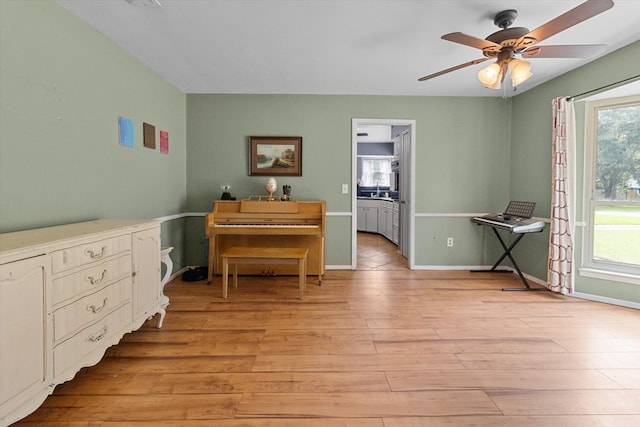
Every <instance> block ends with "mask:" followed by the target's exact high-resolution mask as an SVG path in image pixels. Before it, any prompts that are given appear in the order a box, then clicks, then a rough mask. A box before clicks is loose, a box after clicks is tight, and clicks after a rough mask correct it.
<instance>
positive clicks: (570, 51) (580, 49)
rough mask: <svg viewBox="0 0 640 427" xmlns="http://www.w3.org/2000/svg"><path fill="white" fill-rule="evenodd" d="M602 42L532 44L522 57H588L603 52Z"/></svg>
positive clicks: (604, 46)
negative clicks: (550, 44) (552, 44)
mask: <svg viewBox="0 0 640 427" xmlns="http://www.w3.org/2000/svg"><path fill="white" fill-rule="evenodd" d="M606 47H607V46H606V45H604V44H577V45H555V46H534V47H531V48H529V49H527V50H525V51H524V52H522V57H523V58H590V57H592V56H596V55H598V54H600V53H603V52H604V50H605V49H606Z"/></svg>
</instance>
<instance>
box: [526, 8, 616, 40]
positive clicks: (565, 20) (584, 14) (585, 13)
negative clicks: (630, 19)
mask: <svg viewBox="0 0 640 427" xmlns="http://www.w3.org/2000/svg"><path fill="white" fill-rule="evenodd" d="M612 7H613V1H612V0H587V1H586V2H584V3H582V4H580V5H578V6H576V7H574V8H573V9H571V10H570V11H568V12H565V13H563V14H562V15H560V16H557V17H556V18H554V19H552V20H551V21H549V22H547V23H546V24H543V25H541V26H539V27H538V28H536V29H535V30H533V31H530V32H529V34H526V35H525V36H524V37H523V38H525V37H533V38H534V39H536V40H537V41H538V43H539V42H541V41H542V40H544V39H547V38H549V37H551V36H553V35H554V34H558V33H559V32H561V31H564V30H566V29H567V28H570V27H573V26H574V25H576V24H579V23H581V22H582V21H586V20H587V19H589V18H593V17H594V16H596V15H598V14H600V13H602V12H604V11H605V10H608V9H611V8H612Z"/></svg>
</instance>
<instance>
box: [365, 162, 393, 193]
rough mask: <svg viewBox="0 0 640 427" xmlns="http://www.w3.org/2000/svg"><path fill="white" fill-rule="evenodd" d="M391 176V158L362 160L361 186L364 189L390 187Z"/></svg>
mask: <svg viewBox="0 0 640 427" xmlns="http://www.w3.org/2000/svg"><path fill="white" fill-rule="evenodd" d="M390 174H391V159H390V158H373V157H363V158H362V177H361V178H360V185H361V186H363V187H375V186H378V187H389V184H390Z"/></svg>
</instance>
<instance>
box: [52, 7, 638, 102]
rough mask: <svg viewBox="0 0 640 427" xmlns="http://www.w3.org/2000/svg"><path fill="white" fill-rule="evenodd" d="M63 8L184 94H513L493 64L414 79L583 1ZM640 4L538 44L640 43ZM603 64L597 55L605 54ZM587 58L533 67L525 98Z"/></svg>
mask: <svg viewBox="0 0 640 427" xmlns="http://www.w3.org/2000/svg"><path fill="white" fill-rule="evenodd" d="M132 1H134V3H135V2H142V3H143V4H142V5H141V4H138V5H132V4H130V3H129V2H127V1H126V0H58V3H60V4H62V5H63V6H64V7H65V8H67V9H68V10H69V11H71V12H72V13H74V14H76V15H77V16H79V17H80V18H81V19H83V20H84V21H86V22H87V23H89V24H90V25H91V26H93V27H95V28H96V29H97V30H98V31H100V32H101V33H103V34H104V35H105V36H106V37H107V38H109V39H111V40H112V41H113V42H115V43H116V44H117V45H119V46H121V47H122V48H123V49H124V50H125V51H127V52H129V53H130V54H131V55H133V56H134V57H136V58H138V59H139V60H140V62H142V63H143V64H146V65H147V66H149V67H150V68H152V69H153V70H155V71H156V72H157V73H158V74H159V75H161V76H162V77H163V78H164V79H166V80H167V81H169V82H170V83H172V84H174V85H175V86H177V87H178V88H179V89H180V90H182V91H183V92H185V93H254V94H258V93H287V94H295V93H298V94H301V93H304V94H359V95H431V96H436V95H443V96H505V95H506V96H511V95H512V94H513V92H512V89H511V87H510V83H508V82H506V84H505V85H504V86H507V87H508V89H506V90H492V89H486V88H484V87H483V86H482V85H481V84H480V83H479V82H478V80H477V77H476V74H477V72H478V71H479V70H480V69H481V68H483V67H484V66H486V65H487V64H488V62H487V63H484V64H479V65H474V66H470V67H467V68H465V69H462V70H458V71H454V72H452V73H449V74H447V75H444V76H441V77H438V78H435V79H433V80H429V81H425V82H418V81H417V79H418V78H419V77H422V76H424V75H427V74H431V73H434V72H436V71H440V70H442V69H446V68H449V67H452V66H455V65H458V64H461V63H464V62H468V61H471V60H473V59H478V58H482V52H481V51H480V50H477V49H474V48H471V47H467V46H463V45H460V44H456V43H452V42H448V41H445V40H442V39H440V36H441V35H443V34H445V33H451V32H456V31H460V32H463V33H465V34H468V35H471V36H474V37H477V38H481V39H482V38H485V37H486V36H487V35H489V34H491V33H493V32H495V31H497V30H499V28H497V27H496V26H495V25H494V24H493V16H494V15H495V14H496V13H497V12H499V11H502V10H505V9H516V10H517V11H518V14H519V16H518V18H517V19H516V21H515V23H514V24H513V26H519V27H527V28H529V29H534V28H537V27H538V26H540V25H542V24H544V23H545V22H547V21H549V20H551V19H553V18H555V17H556V16H558V15H560V14H562V13H564V12H566V11H568V10H569V9H572V8H573V7H575V6H577V5H579V4H581V3H582V2H583V0H535V1H533V0H482V1H478V0H158V1H159V2H160V3H161V5H162V6H161V7H153V6H146V5H145V4H148V3H151V2H152V0H132ZM639 16H640V0H615V5H614V7H613V8H612V9H609V10H608V11H606V12H604V13H602V14H600V15H597V16H596V17H594V18H592V19H590V20H587V21H585V22H582V23H580V24H578V25H576V26H574V27H572V28H569V29H568V30H566V31H564V32H561V33H559V34H556V35H555V36H552V37H550V38H549V39H547V40H544V41H543V42H542V43H540V46H544V45H557V44H606V45H607V50H606V51H605V53H603V54H602V55H604V54H606V53H608V52H611V51H614V50H616V49H619V48H621V47H623V46H625V45H627V44H630V43H632V42H634V41H637V40H640V29H639V28H640V27H639V25H638V24H639V23H640V21H639V20H638V17H639ZM602 55H600V56H602ZM594 59H596V58H590V59H586V60H585V59H543V58H535V59H531V60H530V61H531V63H532V68H531V71H532V72H533V77H531V78H530V79H529V80H527V81H526V82H524V83H523V84H521V85H520V86H519V87H518V92H522V91H526V90H527V89H530V88H532V87H535V86H537V85H539V84H541V83H543V82H545V81H547V80H550V79H551V78H553V77H555V76H558V75H560V74H563V73H565V72H567V71H569V70H571V69H574V68H577V67H579V66H581V65H583V64H585V63H587V62H589V61H593V60H594Z"/></svg>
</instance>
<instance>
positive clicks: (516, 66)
mask: <svg viewBox="0 0 640 427" xmlns="http://www.w3.org/2000/svg"><path fill="white" fill-rule="evenodd" d="M612 7H613V1H612V0H587V1H586V2H584V3H582V4H580V5H578V6H576V7H574V8H573V9H571V10H569V11H568V12H565V13H563V14H562V15H560V16H557V17H556V18H554V19H552V20H551V21H549V22H547V23H545V24H543V25H541V26H539V27H538V28H536V29H535V30H533V31H529V29H528V28H524V27H511V24H513V21H514V20H515V19H516V17H517V16H518V12H517V11H516V10H513V9H509V10H504V11H502V12H499V13H498V14H497V15H496V16H495V17H494V19H493V23H494V24H495V25H497V26H498V27H499V28H501V30H499V31H496V32H495V33H493V34H490V35H489V36H487V38H485V39H484V40H483V39H479V38H476V37H473V36H469V35H467V34H464V33H460V32H457V33H449V34H445V35H443V36H442V39H444V40H448V41H451V42H454V43H460V44H463V45H465V46H470V47H474V48H476V49H480V50H482V54H483V55H484V58H479V59H474V60H473V61H469V62H465V63H464V64H460V65H456V66H455V67H451V68H447V69H446V70H442V71H438V72H437V73H433V74H429V75H428V76H424V77H421V78H419V79H418V81H425V80H429V79H433V78H435V77H439V76H441V75H443V74H447V73H450V72H452V71H456V70H459V69H461V68H466V67H469V66H471V65H475V64H480V63H482V62H484V61H488V60H490V59H496V62H494V63H492V64H491V65H489V66H488V67H486V68H483V69H482V70H480V72H478V79H479V80H480V82H481V83H482V84H483V85H484V86H485V87H487V88H490V89H500V87H501V86H502V82H503V81H504V78H505V76H506V74H507V71H508V72H509V77H510V78H511V82H512V84H513V86H514V87H516V86H517V85H519V84H520V83H522V82H524V81H525V80H527V79H528V78H529V77H531V76H532V74H531V71H530V69H531V64H530V63H529V62H528V61H523V60H522V59H518V58H516V55H520V56H521V57H522V58H588V57H590V56H593V55H597V54H598V53H600V52H602V51H603V50H604V48H605V46H604V45H555V46H538V45H537V44H538V43H540V42H541V41H543V40H545V39H547V38H549V37H551V36H553V35H555V34H557V33H559V32H561V31H564V30H566V29H568V28H570V27H573V26H574V25H577V24H579V23H581V22H583V21H586V20H587V19H589V18H592V17H594V16H596V15H598V14H600V13H602V12H604V11H606V10H608V9H610V8H612Z"/></svg>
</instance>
